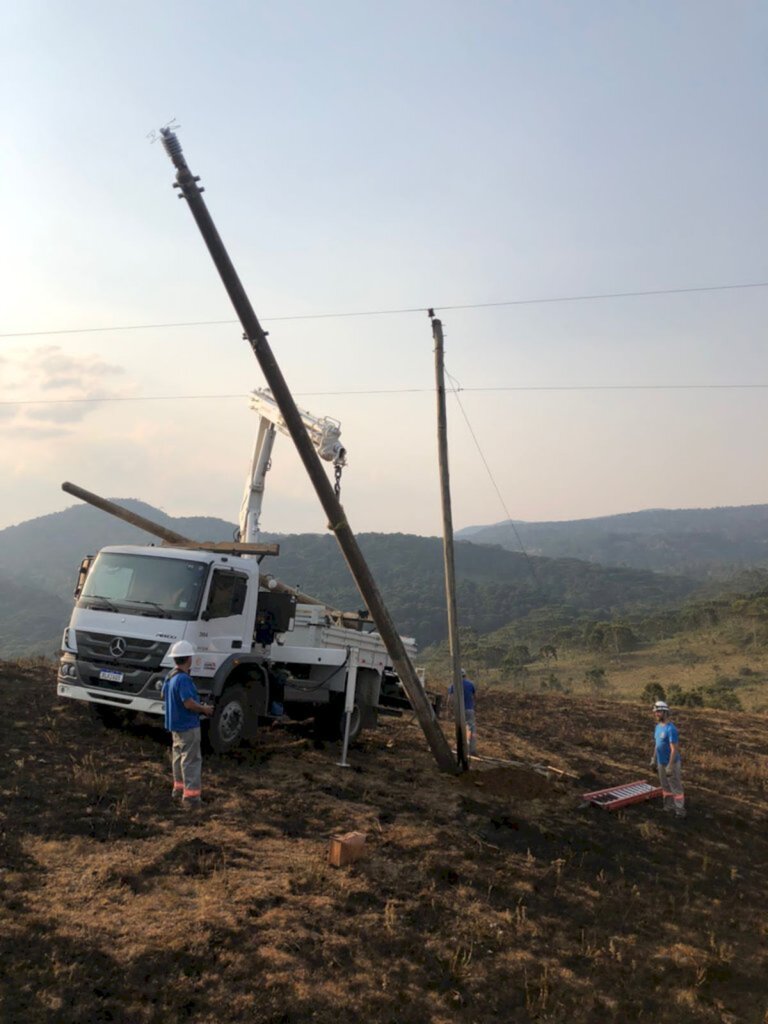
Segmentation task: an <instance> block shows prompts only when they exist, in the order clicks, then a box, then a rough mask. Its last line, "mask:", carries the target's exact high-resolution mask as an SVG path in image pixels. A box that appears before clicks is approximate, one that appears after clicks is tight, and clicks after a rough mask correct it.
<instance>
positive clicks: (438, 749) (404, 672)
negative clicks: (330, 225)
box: [160, 128, 455, 772]
mask: <svg viewBox="0 0 768 1024" xmlns="http://www.w3.org/2000/svg"><path fill="white" fill-rule="evenodd" d="M160 135H161V138H162V142H163V146H164V148H165V151H166V153H167V154H168V156H169V157H170V158H171V161H172V162H173V165H174V167H175V168H176V181H175V183H174V188H178V189H179V190H180V193H181V195H182V196H183V197H184V198H185V199H186V200H187V202H188V203H189V208H190V210H191V211H192V216H193V217H194V218H195V222H196V223H197V226H198V228H199V229H200V233H201V234H202V236H203V239H204V241H205V244H206V245H207V247H208V251H209V252H210V254H211V258H212V259H213V262H214V264H215V266H216V269H217V270H218V272H219V276H220V277H221V280H222V282H223V284H224V287H225V288H226V290H227V294H228V295H229V297H230V300H231V301H232V305H233V306H234V307H235V311H236V313H237V315H238V318H239V319H240V323H241V324H242V325H243V331H244V332H245V339H246V340H247V341H248V343H249V344H250V346H251V348H252V350H253V354H254V355H255V356H256V359H257V360H258V362H259V366H260V367H261V370H262V373H263V374H264V377H265V378H266V381H267V384H268V385H269V387H270V389H271V391H272V394H273V396H274V398H275V401H276V402H277V405H278V407H279V409H280V412H281V414H282V416H283V420H284V421H285V425H286V427H287V429H288V432H289V434H290V435H291V437H292V438H293V443H294V444H295V445H296V449H297V451H298V453H299V457H300V458H301V461H302V462H303V463H304V468H305V469H306V471H307V473H308V474H309V478H310V480H311V481H312V485H313V486H314V488H315V491H316V493H317V496H318V498H319V499H320V504H321V505H322V506H323V509H324V511H325V514H326V515H327V516H328V528H329V529H330V530H333V532H334V534H335V536H336V540H337V541H338V544H339V547H340V548H341V551H342V554H343V555H344V558H345V559H346V562H347V565H348V566H349V570H350V572H351V573H352V576H353V578H354V580H355V583H356V584H357V589H358V590H359V591H360V594H361V596H362V598H363V601H364V602H365V604H366V607H367V608H368V611H369V612H370V613H371V617H372V618H373V621H374V622H375V623H376V628H377V629H378V631H379V634H380V635H381V638H382V640H383V641H384V643H385V645H386V648H387V651H388V653H389V656H390V658H391V659H392V663H393V664H394V667H395V670H396V672H397V674H398V676H399V677H400V681H401V682H402V684H403V687H404V688H405V692H406V693H407V694H408V697H409V699H410V701H411V705H412V706H413V709H414V711H415V712H416V714H417V716H418V719H419V722H420V723H421V727H422V729H423V730H424V735H425V736H426V738H427V742H428V743H429V746H430V748H431V750H432V753H433V755H434V758H435V760H436V761H437V763H438V766H439V767H440V768H441V770H442V771H446V772H450V771H454V770H455V766H454V763H453V757H452V756H451V750H450V747H449V746H448V743H447V742H446V739H445V736H444V735H443V733H442V730H441V729H440V726H439V724H438V722H437V719H436V718H435V713H434V711H433V710H432V705H431V704H430V703H429V701H428V700H427V696H426V694H425V692H424V689H423V688H422V685H421V682H420V680H419V677H418V676H417V675H416V671H415V669H414V667H413V665H412V664H411V661H410V659H409V657H408V654H407V653H406V650H405V647H404V646H403V641H402V639H401V638H400V635H399V633H398V632H397V629H396V628H395V624H394V622H393V621H392V617H391V616H390V614H389V611H388V610H387V607H386V605H385V604H384V600H383V598H382V596H381V594H380V593H379V589H378V587H377V586H376V582H375V580H374V578H373V576H372V574H371V570H370V569H369V568H368V564H367V563H366V561H365V558H364V557H363V553H362V551H361V550H360V546H359V545H358V543H357V539H356V538H355V535H354V533H353V532H352V529H351V527H350V525H349V523H348V522H347V517H346V514H345V513H344V509H343V508H342V505H341V502H340V501H339V499H338V496H337V494H336V493H335V492H334V489H333V487H332V486H331V483H330V481H329V480H328V477H327V476H326V475H325V471H324V470H323V466H322V463H321V462H320V458H319V456H318V454H317V452H316V451H315V447H314V445H313V444H312V441H311V440H310V438H309V435H308V434H307V430H306V427H305V426H304V423H303V422H302V419H301V414H300V412H299V410H298V408H297V407H296V403H295V402H294V400H293V396H292V394H291V392H290V389H289V387H288V385H287V383H286V381H285V378H284V377H283V374H282V371H281V369H280V367H279V366H278V364H277V361H276V359H275V357H274V355H273V353H272V349H271V347H270V345H269V342H268V341H267V335H266V332H265V331H264V330H263V329H262V327H261V324H260V323H259V321H258V318H257V316H256V313H255V312H254V310H253V306H252V305H251V302H250V300H249V298H248V296H247V295H246V292H245V289H244V288H243V285H242V283H241V281H240V278H239V277H238V276H237V272H236V270H235V268H234V266H233V264H232V261H231V259H230V258H229V254H228V252H227V250H226V248H225V247H224V243H223V242H222V240H221V238H220V236H219V233H218V231H217V230H216V225H215V224H214V223H213V218H212V217H211V215H210V213H209V212H208V208H207V206H206V205H205V201H204V200H203V197H202V191H203V190H202V188H201V187H200V186H199V185H198V181H199V180H200V179H199V178H197V177H195V175H193V174H192V172H191V171H190V169H189V167H188V165H187V161H186V159H185V158H184V154H183V152H182V149H181V143H180V142H179V140H178V138H177V137H176V134H175V133H174V132H173V131H171V129H170V128H161V129H160Z"/></svg>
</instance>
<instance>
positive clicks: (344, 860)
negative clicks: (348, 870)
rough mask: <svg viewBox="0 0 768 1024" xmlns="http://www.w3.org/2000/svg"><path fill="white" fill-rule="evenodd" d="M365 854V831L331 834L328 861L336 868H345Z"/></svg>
mask: <svg viewBox="0 0 768 1024" xmlns="http://www.w3.org/2000/svg"><path fill="white" fill-rule="evenodd" d="M364 855H365V832H347V833H346V834H345V835H341V836H331V844H330V846H329V848H328V863H329V864H330V865H331V867H334V868H343V867H346V866H347V864H352V863H353V862H354V861H356V860H360V858H361V857H363V856H364Z"/></svg>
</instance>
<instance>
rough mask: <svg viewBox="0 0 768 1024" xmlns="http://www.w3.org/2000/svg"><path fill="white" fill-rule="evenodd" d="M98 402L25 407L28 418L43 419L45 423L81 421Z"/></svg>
mask: <svg viewBox="0 0 768 1024" xmlns="http://www.w3.org/2000/svg"><path fill="white" fill-rule="evenodd" d="M97 404H98V403H96V402H89V403H85V402H73V403H72V404H71V405H40V406H31V407H30V406H28V407H26V409H25V412H26V419H28V420H42V421H44V422H45V423H79V422H80V421H81V420H82V419H84V418H85V417H86V416H87V415H88V413H89V412H92V411H93V409H92V406H94V405H97Z"/></svg>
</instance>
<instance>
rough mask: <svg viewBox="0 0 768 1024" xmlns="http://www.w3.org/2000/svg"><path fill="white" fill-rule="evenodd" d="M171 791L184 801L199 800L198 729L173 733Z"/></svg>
mask: <svg viewBox="0 0 768 1024" xmlns="http://www.w3.org/2000/svg"><path fill="white" fill-rule="evenodd" d="M171 736H173V791H174V795H175V794H176V793H177V792H180V793H181V794H182V798H183V799H184V800H199V799H200V795H201V793H202V791H203V783H202V774H203V755H202V753H201V751H200V729H199V727H198V728H197V729H185V730H184V732H173V733H171Z"/></svg>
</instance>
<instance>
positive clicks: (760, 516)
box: [457, 505, 768, 578]
mask: <svg viewBox="0 0 768 1024" xmlns="http://www.w3.org/2000/svg"><path fill="white" fill-rule="evenodd" d="M457 537H460V538H466V539H468V540H471V541H472V543H474V544H500V545H501V546H502V547H504V548H506V549H508V550H510V551H519V550H520V544H521V542H522V545H523V548H524V549H525V550H526V551H527V552H528V553H529V554H532V555H543V556H545V557H548V558H579V559H582V560H584V561H587V562H597V563H599V564H601V565H615V566H626V567H630V568H633V569H650V570H651V571H653V572H664V573H678V574H685V575H687V576H693V577H699V578H705V577H710V576H728V575H730V574H731V573H732V572H733V571H734V570H735V569H752V568H755V567H768V505H743V506H736V507H724V508H700V509H649V510H646V511H644V512H628V513H625V514H622V515H616V516H603V517H600V518H597V519H576V520H570V521H568V522H562V523H554V522H553V523H523V522H515V524H514V529H513V527H512V526H511V525H510V523H509V522H505V523H495V524H494V525H492V526H470V527H467V528H466V529H464V530H460V531H459V532H458V533H457Z"/></svg>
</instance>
